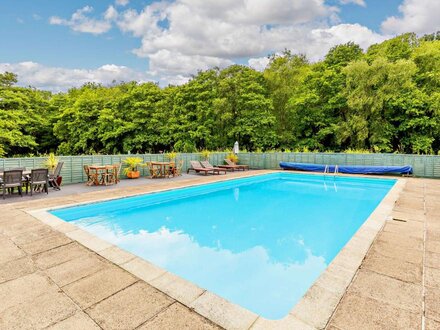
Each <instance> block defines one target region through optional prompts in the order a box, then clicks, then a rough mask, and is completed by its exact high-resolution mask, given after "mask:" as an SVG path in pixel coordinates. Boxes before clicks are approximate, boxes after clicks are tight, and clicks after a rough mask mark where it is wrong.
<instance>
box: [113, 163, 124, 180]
mask: <svg viewBox="0 0 440 330" xmlns="http://www.w3.org/2000/svg"><path fill="white" fill-rule="evenodd" d="M114 167H115V173H114V174H115V178H114V180H115V183H116V184H117V183H119V182H120V181H121V169H122V163H117V164H115V165H114Z"/></svg>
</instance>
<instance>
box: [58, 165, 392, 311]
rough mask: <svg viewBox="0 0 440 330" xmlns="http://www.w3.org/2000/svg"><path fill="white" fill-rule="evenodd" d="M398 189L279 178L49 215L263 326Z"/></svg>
mask: <svg viewBox="0 0 440 330" xmlns="http://www.w3.org/2000/svg"><path fill="white" fill-rule="evenodd" d="M394 183H395V180H381V179H364V178H346V177H337V178H335V179H333V178H332V177H328V178H326V179H324V178H323V177H322V176H318V175H308V174H294V173H274V174H266V175H259V176H255V177H251V178H244V179H236V180H230V181H227V182H223V183H214V184H207V185H202V186H197V187H191V188H184V189H177V190H172V191H167V192H162V193H155V194H147V195H142V196H136V197H130V198H124V199H118V200H114V201H107V202H101V203H95V204H88V205H83V206H77V207H71V208H65V209H60V210H54V211H52V212H51V213H52V214H54V215H56V216H58V217H59V218H61V219H63V220H65V221H69V222H71V223H74V224H76V225H77V226H79V227H81V228H83V229H85V230H87V231H89V232H91V233H93V234H95V235H97V236H98V237H100V238H102V239H105V240H107V241H109V242H111V243H113V244H115V245H118V246H119V247H121V248H123V249H125V250H127V251H130V252H131V253H133V254H135V255H138V256H139V257H142V258H144V259H146V260H148V261H150V262H152V263H154V264H156V265H158V266H160V267H163V268H165V269H167V270H168V271H170V272H172V273H175V274H177V275H179V276H181V277H183V278H185V279H187V280H189V281H191V282H193V283H195V284H197V285H198V286H200V287H202V288H205V289H207V290H209V291H212V292H214V293H216V294H218V295H219V296H221V297H223V298H226V299H228V300H230V301H232V302H234V303H236V304H239V305H241V306H243V307H245V308H247V309H249V310H251V311H253V312H255V313H257V314H260V315H262V316H263V317H266V318H268V319H280V318H282V317H284V316H285V315H286V314H287V313H288V312H289V311H290V310H291V308H292V307H293V306H294V305H295V303H296V302H297V301H298V300H299V299H300V298H301V297H302V295H303V294H304V293H305V292H306V291H307V289H308V288H309V287H310V286H311V284H312V283H313V282H314V281H315V280H316V279H317V277H318V276H319V275H320V273H321V272H322V271H323V270H324V269H325V268H326V267H327V265H328V264H329V263H330V262H331V261H332V260H333V258H334V257H335V256H336V255H337V253H338V252H339V251H340V250H341V249H342V247H343V246H344V245H345V244H346V243H347V242H348V241H349V239H350V238H351V237H352V236H353V234H354V233H355V232H356V231H357V229H358V228H359V227H360V226H361V225H362V223H363V222H364V221H365V220H366V219H367V218H368V216H369V215H370V213H371V212H372V211H373V210H374V209H375V208H376V206H377V205H378V204H379V203H380V201H381V200H382V198H383V197H384V196H385V195H386V194H387V192H388V191H389V189H390V188H391V187H392V186H393V185H394Z"/></svg>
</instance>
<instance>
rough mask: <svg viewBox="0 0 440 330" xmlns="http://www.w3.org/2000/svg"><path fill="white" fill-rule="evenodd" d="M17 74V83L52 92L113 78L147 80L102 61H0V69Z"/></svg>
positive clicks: (115, 79)
mask: <svg viewBox="0 0 440 330" xmlns="http://www.w3.org/2000/svg"><path fill="white" fill-rule="evenodd" d="M4 71H9V72H14V73H16V74H17V75H18V80H19V81H18V83H19V85H21V86H28V85H30V86H33V87H36V88H41V89H45V90H50V91H54V92H58V91H63V90H67V89H69V88H71V87H79V86H81V85H83V84H85V83H87V82H95V83H101V84H104V85H106V84H111V83H112V82H113V81H117V82H121V81H133V80H136V81H147V80H149V79H148V76H147V75H146V74H144V73H141V72H136V71H134V70H132V69H130V68H127V67H125V66H118V65H114V64H106V65H103V66H101V67H99V68H97V69H90V70H87V69H66V68H59V67H50V66H45V65H42V64H39V63H35V62H20V63H0V72H4Z"/></svg>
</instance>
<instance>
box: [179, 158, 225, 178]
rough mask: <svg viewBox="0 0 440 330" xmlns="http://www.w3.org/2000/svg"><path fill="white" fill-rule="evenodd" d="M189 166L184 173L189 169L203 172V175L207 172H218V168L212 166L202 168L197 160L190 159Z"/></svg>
mask: <svg viewBox="0 0 440 330" xmlns="http://www.w3.org/2000/svg"><path fill="white" fill-rule="evenodd" d="M190 164H191V167H190V168H188V170H187V171H186V173H189V171H194V172H196V173H204V174H205V175H208V173H211V174H220V172H219V170H218V169H214V168H204V167H203V166H202V164H200V162H199V161H197V160H191V161H190Z"/></svg>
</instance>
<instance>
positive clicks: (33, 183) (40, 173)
mask: <svg viewBox="0 0 440 330" xmlns="http://www.w3.org/2000/svg"><path fill="white" fill-rule="evenodd" d="M28 186H29V187H30V189H31V196H32V193H33V191H34V188H41V187H42V188H43V190H44V191H45V192H46V194H49V170H48V169H47V168H38V169H35V170H31V175H30V176H29V179H28V182H27V184H26V193H27V192H28Z"/></svg>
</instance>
